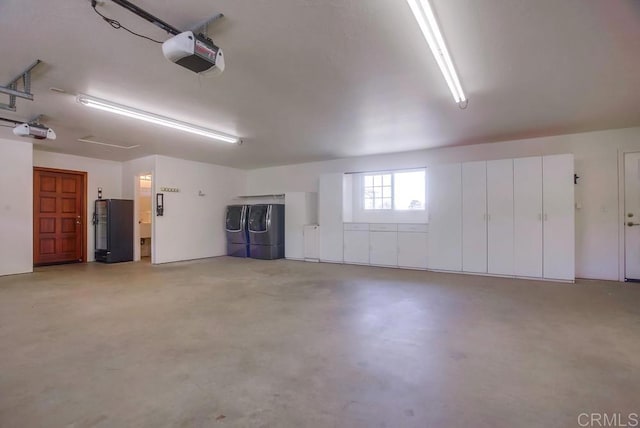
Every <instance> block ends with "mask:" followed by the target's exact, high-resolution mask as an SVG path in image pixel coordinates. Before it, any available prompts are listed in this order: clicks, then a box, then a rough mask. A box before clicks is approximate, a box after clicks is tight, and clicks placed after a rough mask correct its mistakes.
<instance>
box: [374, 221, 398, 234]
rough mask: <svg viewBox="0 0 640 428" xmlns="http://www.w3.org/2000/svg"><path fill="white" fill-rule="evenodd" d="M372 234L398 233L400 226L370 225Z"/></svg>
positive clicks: (389, 224) (387, 224)
mask: <svg viewBox="0 0 640 428" xmlns="http://www.w3.org/2000/svg"><path fill="white" fill-rule="evenodd" d="M369 230H370V231H372V232H397V231H398V225H397V224H393V223H374V224H370V225H369Z"/></svg>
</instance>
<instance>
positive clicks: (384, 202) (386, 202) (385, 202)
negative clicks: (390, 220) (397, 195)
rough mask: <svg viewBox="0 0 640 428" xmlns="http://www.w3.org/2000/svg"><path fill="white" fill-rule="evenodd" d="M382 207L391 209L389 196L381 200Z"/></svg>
mask: <svg viewBox="0 0 640 428" xmlns="http://www.w3.org/2000/svg"><path fill="white" fill-rule="evenodd" d="M382 208H383V209H385V210H390V209H391V198H384V199H383V200H382Z"/></svg>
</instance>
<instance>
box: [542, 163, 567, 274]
mask: <svg viewBox="0 0 640 428" xmlns="http://www.w3.org/2000/svg"><path fill="white" fill-rule="evenodd" d="M542 207H543V210H544V222H543V236H544V239H543V242H544V245H543V247H544V250H543V254H544V256H543V260H544V264H543V271H544V272H543V274H544V277H545V278H549V279H562V280H574V279H575V211H574V184H573V155H555V156H544V157H543V158H542Z"/></svg>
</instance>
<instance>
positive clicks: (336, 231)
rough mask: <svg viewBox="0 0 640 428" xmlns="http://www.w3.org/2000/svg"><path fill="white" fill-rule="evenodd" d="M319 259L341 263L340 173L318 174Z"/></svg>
mask: <svg viewBox="0 0 640 428" xmlns="http://www.w3.org/2000/svg"><path fill="white" fill-rule="evenodd" d="M318 222H319V223H320V260H321V261H325V262H334V263H342V228H343V226H342V174H323V175H321V176H320V189H319V194H318Z"/></svg>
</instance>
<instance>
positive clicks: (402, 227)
mask: <svg viewBox="0 0 640 428" xmlns="http://www.w3.org/2000/svg"><path fill="white" fill-rule="evenodd" d="M427 227H428V226H427V225H426V224H399V225H398V267H401V268H408V269H426V268H427V254H428V245H429V242H428V240H427V239H428V234H427Z"/></svg>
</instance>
